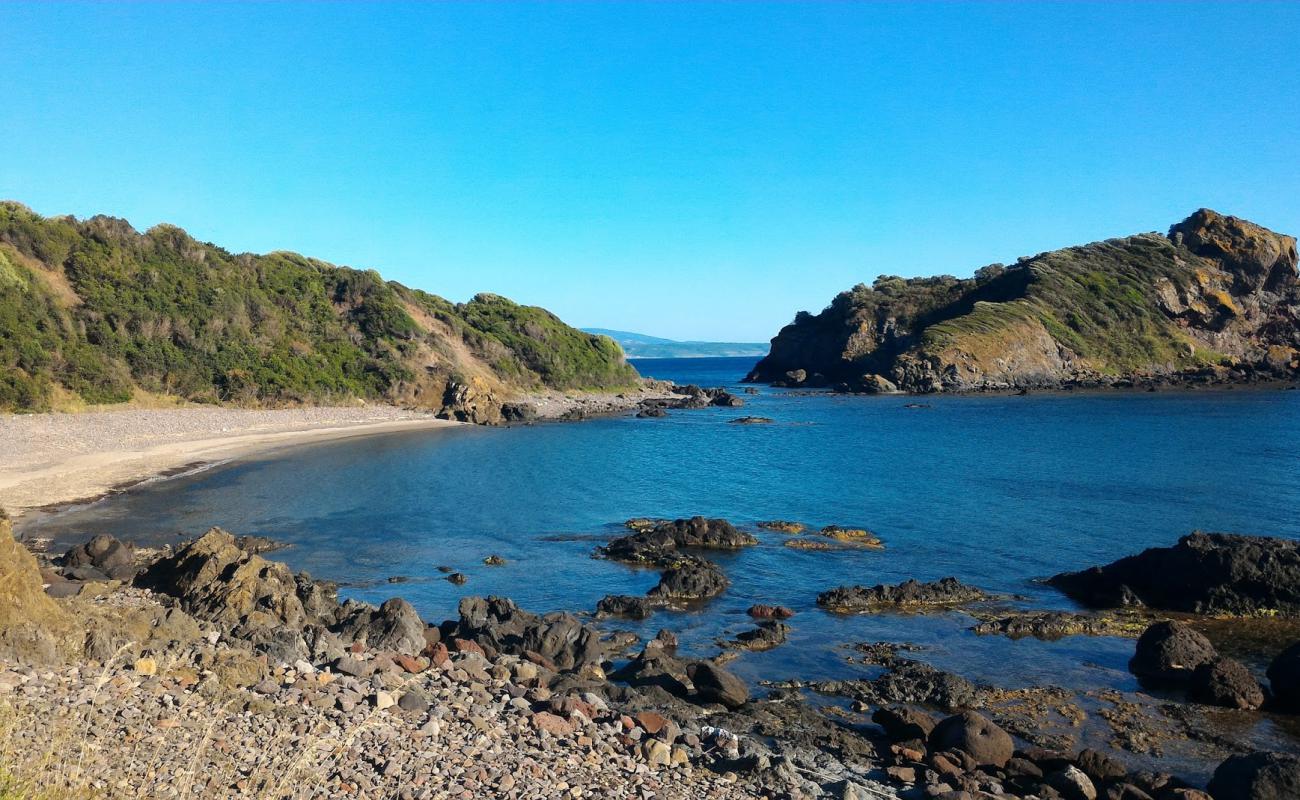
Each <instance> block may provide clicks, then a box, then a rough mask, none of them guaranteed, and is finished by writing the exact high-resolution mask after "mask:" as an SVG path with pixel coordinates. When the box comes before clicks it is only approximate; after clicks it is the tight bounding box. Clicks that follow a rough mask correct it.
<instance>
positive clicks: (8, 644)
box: [0, 512, 79, 663]
mask: <svg viewBox="0 0 1300 800" xmlns="http://www.w3.org/2000/svg"><path fill="white" fill-rule="evenodd" d="M78 636H79V630H78V628H77V626H76V624H75V622H74V621H73V619H72V617H71V616H70V615H69V614H68V613H67V611H65V610H64V609H63V607H62V606H60V605H59V604H58V603H56V602H55V601H54V600H53V599H51V598H50V597H49V596H48V595H46V594H45V590H44V588H43V586H42V584H41V572H40V568H39V567H38V566H37V564H36V558H35V557H34V556H32V554H31V553H29V552H27V549H26V548H25V547H23V546H22V545H21V544H19V543H18V542H17V541H15V540H14V536H13V523H11V522H10V521H9V519H8V518H7V517H4V516H3V512H0V661H18V662H25V663H49V662H52V661H54V660H56V659H58V658H60V657H62V656H64V655H67V654H69V653H71V652H74V651H75V650H77V649H78V644H79V642H77V638H78Z"/></svg>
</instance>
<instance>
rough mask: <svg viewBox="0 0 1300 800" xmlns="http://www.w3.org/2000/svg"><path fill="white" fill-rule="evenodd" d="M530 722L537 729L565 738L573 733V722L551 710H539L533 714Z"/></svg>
mask: <svg viewBox="0 0 1300 800" xmlns="http://www.w3.org/2000/svg"><path fill="white" fill-rule="evenodd" d="M530 722H531V723H532V726H533V727H534V728H536V729H537V730H539V731H546V732H547V733H549V734H550V735H552V736H556V737H559V738H564V737H568V736H572V735H573V731H574V725H573V723H572V722H569V721H568V720H567V719H564V718H563V717H558V716H556V715H555V714H552V713H551V712H549V711H538V712H537V713H536V714H533V717H532V719H531V720H530Z"/></svg>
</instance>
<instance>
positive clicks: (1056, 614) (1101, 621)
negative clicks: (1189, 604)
mask: <svg viewBox="0 0 1300 800" xmlns="http://www.w3.org/2000/svg"><path fill="white" fill-rule="evenodd" d="M971 630H972V631H974V632H975V633H978V634H982V635H988V634H1001V635H1003V636H1007V637H1009V638H1011V639H1022V638H1024V637H1026V636H1032V637H1033V638H1035V639H1046V640H1049V641H1051V640H1055V639H1061V638H1063V637H1066V636H1124V635H1132V634H1130V633H1129V628H1128V627H1127V626H1125V625H1124V624H1123V623H1122V622H1120V621H1118V620H1115V619H1110V618H1106V617H1100V616H1097V615H1095V614H1074V613H1070V612H1068V611H1037V612H1031V613H1027V614H1012V615H1011V616H1007V617H1000V618H998V619H991V620H986V621H984V622H981V623H980V624H978V625H976V626H974V627H973V628H971Z"/></svg>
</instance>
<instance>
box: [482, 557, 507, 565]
mask: <svg viewBox="0 0 1300 800" xmlns="http://www.w3.org/2000/svg"><path fill="white" fill-rule="evenodd" d="M483 563H484V565H486V566H489V567H504V566H505V564H506V560H505V559H504V558H502V557H501V556H498V555H490V556H488V557H486V558H484V559H483Z"/></svg>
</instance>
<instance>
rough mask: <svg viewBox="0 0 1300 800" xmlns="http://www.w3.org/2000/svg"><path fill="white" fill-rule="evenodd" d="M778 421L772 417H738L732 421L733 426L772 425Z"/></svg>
mask: <svg viewBox="0 0 1300 800" xmlns="http://www.w3.org/2000/svg"><path fill="white" fill-rule="evenodd" d="M775 421H776V420H774V419H772V418H771V417H736V418H735V419H733V420H730V423H729V424H731V425H771V424H772V423H773V422H775Z"/></svg>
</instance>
